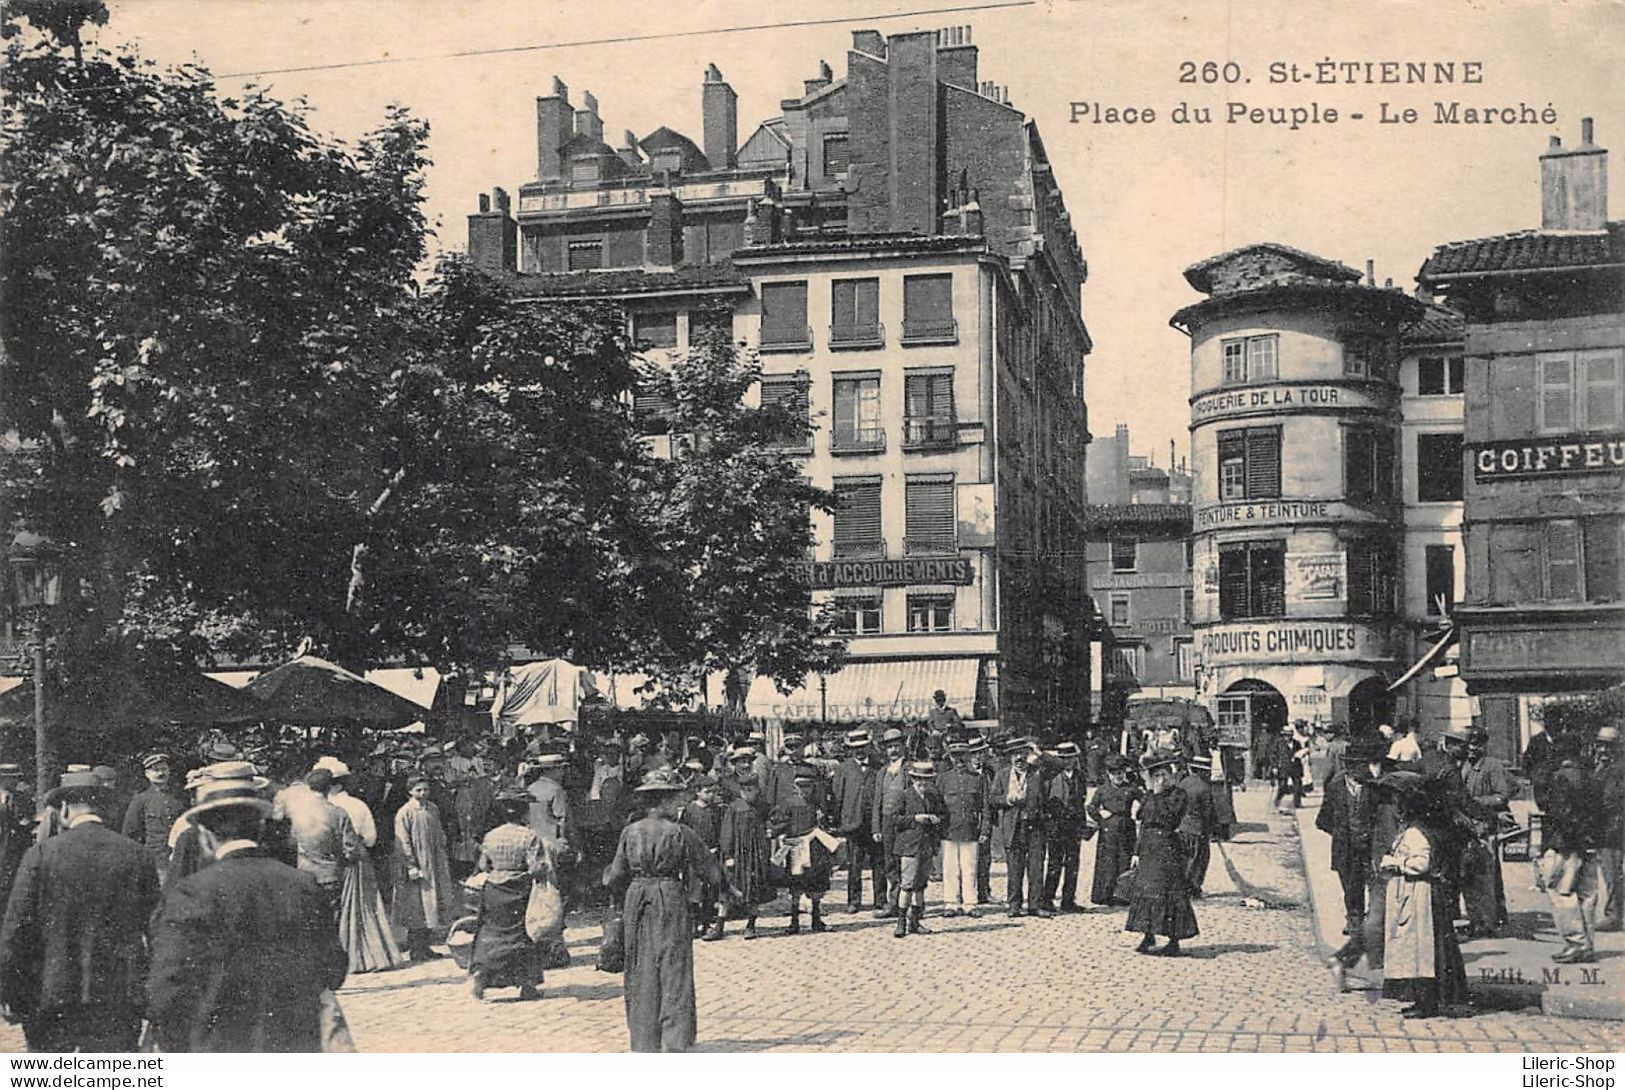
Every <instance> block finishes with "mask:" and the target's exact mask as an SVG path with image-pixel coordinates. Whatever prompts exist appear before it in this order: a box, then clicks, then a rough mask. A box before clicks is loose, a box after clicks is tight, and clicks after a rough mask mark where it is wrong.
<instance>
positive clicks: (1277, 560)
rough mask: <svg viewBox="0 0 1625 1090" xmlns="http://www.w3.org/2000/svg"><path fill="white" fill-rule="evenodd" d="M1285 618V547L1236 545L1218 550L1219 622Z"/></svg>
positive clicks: (1254, 543)
mask: <svg viewBox="0 0 1625 1090" xmlns="http://www.w3.org/2000/svg"><path fill="white" fill-rule="evenodd" d="M1285 614H1286V543H1285V542H1284V541H1238V542H1233V543H1231V544H1229V545H1220V546H1219V618H1220V619H1221V620H1226V621H1229V620H1236V619H1239V618H1245V617H1281V616H1284V615H1285Z"/></svg>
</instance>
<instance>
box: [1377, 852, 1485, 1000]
mask: <svg viewBox="0 0 1625 1090" xmlns="http://www.w3.org/2000/svg"><path fill="white" fill-rule="evenodd" d="M1453 900H1454V898H1453V897H1451V896H1449V895H1448V894H1442V887H1441V886H1439V885H1436V884H1435V883H1434V882H1432V881H1431V880H1429V878H1428V877H1427V876H1425V875H1424V876H1422V877H1418V878H1413V877H1409V876H1405V875H1397V876H1395V877H1392V878H1390V879H1389V880H1388V890H1387V899H1386V904H1385V908H1386V931H1387V934H1386V936H1385V940H1386V941H1385V943H1384V945H1385V947H1386V949H1385V950H1384V951H1383V980H1382V994H1383V996H1384V998H1387V999H1404V1000H1409V1001H1410V1002H1412V1003H1420V1004H1422V1005H1423V1006H1425V1007H1439V1006H1454V1005H1457V1004H1461V1003H1465V1002H1467V967H1466V965H1465V964H1463V962H1462V958H1461V944H1460V943H1458V942H1457V941H1456V928H1455V919H1454V916H1455V906H1454V905H1453V904H1452V903H1451V902H1452V901H1453Z"/></svg>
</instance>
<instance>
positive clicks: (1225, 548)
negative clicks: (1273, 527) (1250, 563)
mask: <svg viewBox="0 0 1625 1090" xmlns="http://www.w3.org/2000/svg"><path fill="white" fill-rule="evenodd" d="M1246 615H1247V547H1246V546H1245V545H1221V546H1219V616H1220V617H1221V618H1223V619H1224V620H1230V619H1231V618H1234V617H1245V616H1246Z"/></svg>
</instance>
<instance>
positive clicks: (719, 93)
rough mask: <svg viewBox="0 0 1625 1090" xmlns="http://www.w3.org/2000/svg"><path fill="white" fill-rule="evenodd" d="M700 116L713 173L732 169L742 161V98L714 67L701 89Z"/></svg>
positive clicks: (711, 68) (707, 155)
mask: <svg viewBox="0 0 1625 1090" xmlns="http://www.w3.org/2000/svg"><path fill="white" fill-rule="evenodd" d="M700 115H701V122H702V128H703V129H704V130H705V131H704V141H705V149H704V150H705V158H706V161H707V162H709V163H710V164H711V169H712V170H728V169H730V168H732V167H733V166H734V165H735V164H736V163H737V162H738V150H739V96H738V95H736V94H734V89H733V87H732V86H731V85H730V84H729V83H728V81H727V80H725V79H723V78H722V69H720V68H718V67H717V66H716V65H714V64H710V65H707V66H706V68H705V83H704V84H702V85H701V87H700Z"/></svg>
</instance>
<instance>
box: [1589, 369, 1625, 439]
mask: <svg viewBox="0 0 1625 1090" xmlns="http://www.w3.org/2000/svg"><path fill="white" fill-rule="evenodd" d="M1580 365H1581V367H1582V368H1583V370H1584V371H1585V376H1584V380H1585V393H1584V396H1583V401H1584V405H1583V408H1584V412H1585V418H1584V419H1583V420H1582V421H1581V425H1582V426H1583V427H1585V428H1587V429H1589V430H1593V431H1594V430H1597V429H1599V428H1612V427H1616V426H1618V424H1619V357H1618V356H1616V355H1593V356H1582V357H1580Z"/></svg>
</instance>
